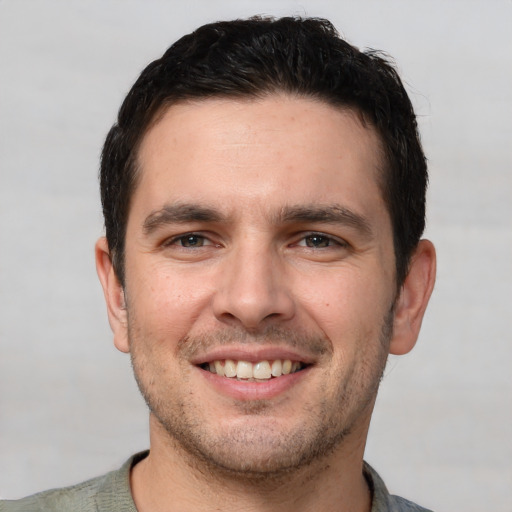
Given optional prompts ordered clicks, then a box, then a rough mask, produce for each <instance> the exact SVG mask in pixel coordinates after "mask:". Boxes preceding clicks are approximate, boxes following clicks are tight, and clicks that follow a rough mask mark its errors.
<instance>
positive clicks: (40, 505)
mask: <svg viewBox="0 0 512 512" xmlns="http://www.w3.org/2000/svg"><path fill="white" fill-rule="evenodd" d="M146 454H147V452H145V453H141V454H137V455H135V456H133V457H131V458H130V459H128V461H126V463H125V464H124V465H123V466H122V467H121V468H120V469H118V470H116V471H111V472H110V473H107V474H105V475H103V476H99V477H96V478H92V479H91V480H87V481H86V482H82V483H80V484H77V485H72V486H70V487H63V488H60V489H51V490H48V491H44V492H41V493H38V494H34V495H32V496H28V497H26V498H22V499H20V500H6V501H0V512H69V511H73V512H108V511H111V510H112V511H113V510H115V511H116V512H117V511H119V512H136V509H135V505H134V504H133V500H132V496H131V492H130V483H129V482H130V469H131V468H132V466H133V465H134V464H136V463H137V462H138V461H140V460H141V459H142V458H144V457H145V456H146Z"/></svg>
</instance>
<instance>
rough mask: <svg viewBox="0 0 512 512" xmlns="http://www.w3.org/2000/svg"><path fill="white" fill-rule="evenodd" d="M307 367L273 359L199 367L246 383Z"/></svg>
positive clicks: (207, 364)
mask: <svg viewBox="0 0 512 512" xmlns="http://www.w3.org/2000/svg"><path fill="white" fill-rule="evenodd" d="M307 366H308V365H307V364H305V363H302V362H300V361H292V360H290V359H275V360H273V361H267V360H263V361H258V362H257V363H251V362H249V361H235V360H233V359H224V360H217V361H211V362H209V363H203V364H201V365H199V367H200V368H202V369H203V370H206V371H208V372H210V373H215V374H217V375H219V376H220V377H227V378H228V379H236V380H242V381H247V382H267V381H269V380H270V379H275V378H278V377H281V376H283V375H289V374H291V373H296V372H299V371H301V370H304V368H306V367H307Z"/></svg>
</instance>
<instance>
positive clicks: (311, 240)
mask: <svg viewBox="0 0 512 512" xmlns="http://www.w3.org/2000/svg"><path fill="white" fill-rule="evenodd" d="M297 245H298V246H302V247H309V248H312V249H325V248H327V247H332V246H334V247H340V246H341V247H344V246H346V245H347V244H346V243H345V242H343V241H341V240H338V239H335V238H333V237H331V236H328V235H323V234H321V233H310V234H308V235H306V236H304V237H303V238H302V239H301V240H299V242H298V243H297Z"/></svg>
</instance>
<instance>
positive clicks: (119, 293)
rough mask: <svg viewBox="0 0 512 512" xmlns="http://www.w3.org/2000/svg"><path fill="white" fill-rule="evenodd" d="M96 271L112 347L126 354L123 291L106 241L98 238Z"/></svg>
mask: <svg viewBox="0 0 512 512" xmlns="http://www.w3.org/2000/svg"><path fill="white" fill-rule="evenodd" d="M95 255H96V271H97V273H98V277H99V279H100V282H101V286H102V287H103V294H104V295H105V301H106V303H107V313H108V321H109V323H110V327H111V329H112V332H113V333H114V345H115V346H116V348H117V349H118V350H120V351H121V352H126V353H128V352H129V351H130V344H129V342H128V322H127V312H126V303H125V298H124V290H123V287H122V286H121V283H120V282H119V279H118V278H117V275H116V273H115V271H114V266H113V265H112V259H111V257H110V251H109V248H108V243H107V239H106V238H105V237H102V238H100V239H99V240H98V241H97V242H96V246H95Z"/></svg>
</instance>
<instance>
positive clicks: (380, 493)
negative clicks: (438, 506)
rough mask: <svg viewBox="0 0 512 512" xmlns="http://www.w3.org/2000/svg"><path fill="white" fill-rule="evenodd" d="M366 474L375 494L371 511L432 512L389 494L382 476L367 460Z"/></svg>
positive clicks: (365, 465)
mask: <svg viewBox="0 0 512 512" xmlns="http://www.w3.org/2000/svg"><path fill="white" fill-rule="evenodd" d="M364 476H365V477H366V481H367V482H368V485H369V487H370V489H371V491H372V495H373V500H372V509H371V512H432V511H431V510H428V509H426V508H423V507H420V506H419V505H416V503H413V502H412V501H409V500H406V499H405V498H401V497H400V496H394V495H392V494H389V492H388V490H387V488H386V485H385V484H384V482H383V481H382V478H381V477H380V476H379V475H378V473H377V472H376V471H375V470H374V469H373V468H372V467H371V466H370V465H369V464H368V463H366V462H365V463H364Z"/></svg>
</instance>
